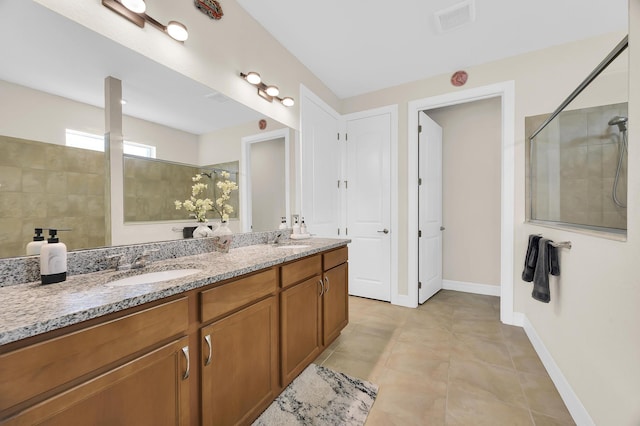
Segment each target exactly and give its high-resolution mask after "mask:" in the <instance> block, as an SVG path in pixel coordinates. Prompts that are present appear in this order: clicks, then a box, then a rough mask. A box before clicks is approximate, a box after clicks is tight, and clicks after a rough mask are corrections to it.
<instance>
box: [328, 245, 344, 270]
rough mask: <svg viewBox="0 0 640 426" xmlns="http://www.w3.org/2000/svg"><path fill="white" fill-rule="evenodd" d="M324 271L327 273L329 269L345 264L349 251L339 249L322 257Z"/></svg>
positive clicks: (342, 248)
mask: <svg viewBox="0 0 640 426" xmlns="http://www.w3.org/2000/svg"><path fill="white" fill-rule="evenodd" d="M322 258H323V264H324V270H325V271H328V270H329V269H331V268H335V267H336V266H338V265H340V264H342V263H345V262H346V261H347V259H348V258H349V251H348V249H347V247H346V246H345V247H340V248H339V249H336V250H331V251H329V252H327V253H324V254H323V255H322Z"/></svg>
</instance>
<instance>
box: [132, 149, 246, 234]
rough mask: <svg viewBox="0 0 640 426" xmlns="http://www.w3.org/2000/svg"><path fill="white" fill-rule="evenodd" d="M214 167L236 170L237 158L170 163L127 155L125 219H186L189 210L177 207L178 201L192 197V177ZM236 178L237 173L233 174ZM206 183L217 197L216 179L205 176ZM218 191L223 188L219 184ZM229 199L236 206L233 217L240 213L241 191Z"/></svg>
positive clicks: (208, 190)
mask: <svg viewBox="0 0 640 426" xmlns="http://www.w3.org/2000/svg"><path fill="white" fill-rule="evenodd" d="M212 168H217V169H224V170H230V171H232V172H233V171H236V172H237V169H238V162H237V161H236V162H233V163H224V164H216V165H212V166H204V167H196V166H190V165H187V164H179V163H171V162H167V161H162V160H157V159H147V158H140V157H133V156H125V158H124V197H125V199H124V220H125V222H141V221H142V222H144V221H160V220H185V219H189V218H190V217H191V216H190V213H189V212H187V211H185V210H184V208H182V209H180V210H176V207H175V204H174V203H175V201H176V200H177V201H181V202H183V201H184V200H187V199H189V197H190V196H191V186H192V185H193V180H192V178H193V177H194V176H195V175H196V174H197V173H199V172H200V171H202V170H210V169H212ZM231 180H235V181H236V182H237V173H235V174H232V175H231ZM201 182H202V183H205V184H207V190H206V192H205V194H204V195H200V196H199V197H200V198H202V197H203V196H206V197H208V198H210V199H212V200H214V199H215V195H214V192H213V189H214V187H215V183H216V182H217V180H213V181H212V180H211V179H209V178H208V177H206V176H205V177H203V179H202V181H201ZM216 191H217V192H216V193H217V194H219V193H220V192H219V191H220V190H219V189H217V188H216ZM229 203H230V204H231V205H232V206H233V207H234V213H233V214H231V215H229V217H231V218H236V217H238V216H237V215H238V191H233V192H232V193H231V200H230V201H229ZM207 217H208V218H210V219H214V220H215V219H219V217H217V216H216V214H215V213H213V212H210V213H208V214H207Z"/></svg>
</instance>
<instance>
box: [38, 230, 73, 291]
mask: <svg viewBox="0 0 640 426" xmlns="http://www.w3.org/2000/svg"><path fill="white" fill-rule="evenodd" d="M57 233H58V230H57V229H49V239H48V240H47V244H45V245H43V246H42V248H41V250H40V278H41V279H42V284H53V283H60V282H62V281H65V280H66V279H67V246H66V245H65V244H64V243H61V242H60V240H59V239H58V237H57Z"/></svg>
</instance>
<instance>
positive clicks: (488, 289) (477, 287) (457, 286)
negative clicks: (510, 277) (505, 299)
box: [442, 280, 500, 296]
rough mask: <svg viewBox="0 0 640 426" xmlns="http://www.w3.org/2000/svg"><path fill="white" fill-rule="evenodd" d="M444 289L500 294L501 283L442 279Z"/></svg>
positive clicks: (490, 294)
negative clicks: (492, 283)
mask: <svg viewBox="0 0 640 426" xmlns="http://www.w3.org/2000/svg"><path fill="white" fill-rule="evenodd" d="M442 288H443V289H444V290H455V291H463V292H465V293H474V294H484V295H487V296H500V286H499V285H489V284H477V283H468V282H463V281H453V280H442Z"/></svg>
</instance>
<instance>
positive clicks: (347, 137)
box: [344, 133, 349, 142]
mask: <svg viewBox="0 0 640 426" xmlns="http://www.w3.org/2000/svg"><path fill="white" fill-rule="evenodd" d="M348 140H349V134H347V133H345V134H344V141H345V142H346V141H348Z"/></svg>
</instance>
